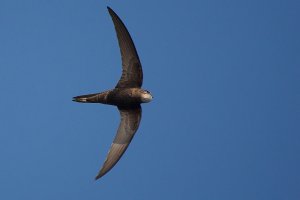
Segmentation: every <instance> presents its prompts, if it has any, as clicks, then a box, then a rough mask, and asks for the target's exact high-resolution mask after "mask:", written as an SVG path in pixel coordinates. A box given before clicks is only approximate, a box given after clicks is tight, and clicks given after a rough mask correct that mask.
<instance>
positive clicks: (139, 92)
mask: <svg viewBox="0 0 300 200" xmlns="http://www.w3.org/2000/svg"><path fill="white" fill-rule="evenodd" d="M107 8H108V11H109V14H110V16H111V18H112V20H113V23H114V26H115V30H116V33H117V38H118V42H119V46H120V51H121V57H122V76H121V78H120V80H119V82H118V83H117V85H116V87H115V88H114V89H112V90H108V91H105V92H101V93H95V94H88V95H81V96H77V97H74V98H73V101H76V102H81V103H102V104H109V105H114V106H117V107H118V110H119V112H120V116H121V122H120V125H119V128H118V131H117V134H116V136H115V139H114V141H113V143H112V145H111V147H110V150H109V152H108V155H107V158H106V160H105V162H104V164H103V166H102V168H101V169H100V171H99V173H98V175H97V176H96V178H95V179H96V180H97V179H99V178H100V177H102V176H103V175H104V174H106V173H107V172H108V171H109V170H111V169H112V168H113V167H114V166H115V164H116V163H117V162H118V161H119V160H120V158H121V157H122V155H123V154H124V152H125V151H126V149H127V147H128V145H129V144H130V142H131V140H132V138H133V136H134V134H135V132H136V131H137V129H138V127H139V124H140V120H141V117H142V108H141V105H140V104H141V103H147V102H150V101H151V100H152V95H151V94H150V92H148V91H147V90H143V89H141V86H142V83H143V71H142V65H141V63H140V60H139V56H138V54H137V51H136V48H135V46H134V43H133V41H132V39H131V36H130V34H129V32H128V31H127V29H126V27H125V25H124V24H123V22H122V21H121V19H120V18H119V17H118V16H117V14H116V13H115V12H114V11H113V10H112V9H111V8H109V7H107Z"/></svg>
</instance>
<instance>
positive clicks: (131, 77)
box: [107, 7, 143, 88]
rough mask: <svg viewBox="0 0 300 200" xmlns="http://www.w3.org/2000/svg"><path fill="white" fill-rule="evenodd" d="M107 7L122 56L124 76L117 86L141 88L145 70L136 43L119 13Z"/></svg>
mask: <svg viewBox="0 0 300 200" xmlns="http://www.w3.org/2000/svg"><path fill="white" fill-rule="evenodd" d="M107 8H108V11H109V14H110V16H111V18H112V20H113V23H114V26H115V29H116V33H117V38H118V42H119V47H120V51H121V57H122V76H121V78H120V80H119V82H118V84H117V85H116V88H133V87H137V88H140V87H141V86H142V84H143V70H142V65H141V62H140V59H139V56H138V53H137V51H136V48H135V46H134V43H133V41H132V39H131V36H130V34H129V32H128V30H127V28H126V27H125V25H124V23H123V22H122V21H121V19H120V18H119V17H118V15H117V14H116V13H115V12H114V11H113V10H112V9H111V8H109V7H107Z"/></svg>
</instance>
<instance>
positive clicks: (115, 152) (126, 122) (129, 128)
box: [95, 105, 142, 180]
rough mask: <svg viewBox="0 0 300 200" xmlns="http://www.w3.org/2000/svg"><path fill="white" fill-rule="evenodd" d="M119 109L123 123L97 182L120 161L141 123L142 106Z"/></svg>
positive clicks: (97, 177)
mask: <svg viewBox="0 0 300 200" xmlns="http://www.w3.org/2000/svg"><path fill="white" fill-rule="evenodd" d="M118 109H119V112H120V115H121V122H120V125H119V128H118V131H117V134H116V136H115V139H114V141H113V143H112V145H111V147H110V150H109V152H108V155H107V158H106V160H105V162H104V164H103V166H102V168H101V169H100V171H99V173H98V175H97V176H96V178H95V179H96V180H97V179H99V178H101V177H102V176H103V175H105V174H106V173H107V172H108V171H109V170H111V169H112V168H113V167H114V166H115V164H116V163H117V162H118V161H119V160H120V158H121V157H122V155H123V154H124V152H125V151H126V149H127V147H128V145H129V144H130V142H131V140H132V138H133V136H134V134H135V132H136V131H137V129H138V127H139V124H140V121H141V117H142V109H141V106H140V105H137V106H135V107H118Z"/></svg>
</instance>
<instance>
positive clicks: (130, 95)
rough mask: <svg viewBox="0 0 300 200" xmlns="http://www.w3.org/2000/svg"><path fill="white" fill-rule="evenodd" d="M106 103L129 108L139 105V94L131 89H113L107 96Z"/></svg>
mask: <svg viewBox="0 0 300 200" xmlns="http://www.w3.org/2000/svg"><path fill="white" fill-rule="evenodd" d="M107 103H108V104H112V105H116V106H130V105H133V104H139V103H141V100H140V97H139V94H138V93H137V92H136V91H135V89H133V88H124V89H119V88H118V89H114V90H113V91H111V92H110V94H109V95H108V96H107Z"/></svg>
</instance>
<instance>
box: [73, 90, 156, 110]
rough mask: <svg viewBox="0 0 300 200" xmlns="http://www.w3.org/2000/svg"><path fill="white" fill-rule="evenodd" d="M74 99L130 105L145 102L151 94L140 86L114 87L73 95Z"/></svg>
mask: <svg viewBox="0 0 300 200" xmlns="http://www.w3.org/2000/svg"><path fill="white" fill-rule="evenodd" d="M73 100H74V101H77V102H82V103H102V104H108V105H114V106H132V105H136V104H140V103H147V102H150V101H151V100H152V96H151V95H150V93H149V92H148V91H147V90H143V89H141V88H115V89H112V90H108V91H105V92H101V93H96V94H88V95H82V96H77V97H74V99H73Z"/></svg>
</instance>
